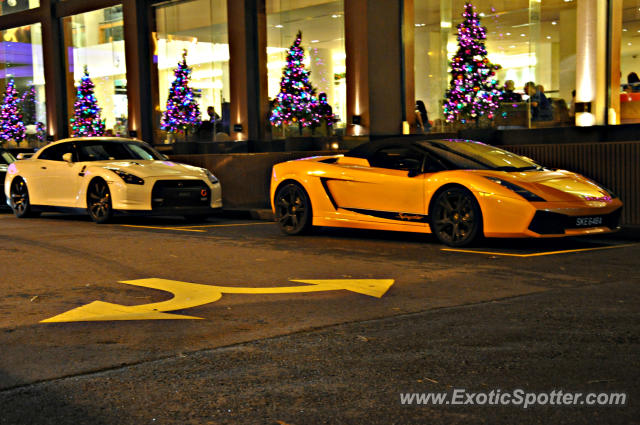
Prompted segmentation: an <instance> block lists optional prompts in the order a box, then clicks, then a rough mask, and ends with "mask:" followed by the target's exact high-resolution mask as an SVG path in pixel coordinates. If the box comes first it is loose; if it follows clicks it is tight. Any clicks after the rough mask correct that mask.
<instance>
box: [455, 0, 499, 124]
mask: <svg viewBox="0 0 640 425" xmlns="http://www.w3.org/2000/svg"><path fill="white" fill-rule="evenodd" d="M462 16H463V18H464V20H463V21H462V22H461V23H460V24H458V26H457V29H458V36H457V39H458V50H457V52H456V55H455V56H454V57H453V59H452V60H451V62H450V66H451V82H450V88H449V89H448V90H447V91H446V93H445V102H444V105H443V109H444V116H445V119H446V121H447V122H453V121H456V120H459V121H460V122H462V123H466V122H467V121H468V119H469V118H470V119H473V120H476V121H477V120H478V119H479V118H480V117H481V116H483V115H486V117H487V118H488V119H493V117H494V112H495V111H496V109H498V107H499V106H500V97H501V94H502V92H501V91H500V90H499V89H498V79H497V77H496V71H497V70H498V69H500V65H495V64H492V63H491V62H489V59H488V58H487V49H486V48H485V45H484V41H485V40H486V38H487V30H486V28H485V27H483V26H481V25H480V18H479V17H478V14H477V13H476V8H475V6H473V5H472V4H471V3H466V4H465V5H464V12H463V13H462Z"/></svg>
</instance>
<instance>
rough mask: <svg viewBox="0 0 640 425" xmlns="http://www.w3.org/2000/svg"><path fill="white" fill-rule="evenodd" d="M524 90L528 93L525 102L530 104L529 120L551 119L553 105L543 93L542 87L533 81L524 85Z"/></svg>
mask: <svg viewBox="0 0 640 425" xmlns="http://www.w3.org/2000/svg"><path fill="white" fill-rule="evenodd" d="M524 91H525V93H527V94H528V95H529V99H528V100H527V102H529V104H530V105H531V121H551V120H553V107H552V106H551V102H550V101H549V99H547V96H545V95H544V88H543V87H542V86H538V89H536V84H535V83H534V82H533V81H529V82H528V83H527V84H525V85H524Z"/></svg>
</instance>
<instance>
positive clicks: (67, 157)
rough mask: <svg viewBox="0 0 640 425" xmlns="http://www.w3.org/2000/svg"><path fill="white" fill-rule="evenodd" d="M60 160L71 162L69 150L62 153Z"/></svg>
mask: <svg viewBox="0 0 640 425" xmlns="http://www.w3.org/2000/svg"><path fill="white" fill-rule="evenodd" d="M62 160H63V161H65V162H69V163H72V162H73V154H72V153H71V152H67V153H65V154H63V155H62Z"/></svg>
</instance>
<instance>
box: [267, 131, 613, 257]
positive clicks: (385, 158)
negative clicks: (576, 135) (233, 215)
mask: <svg viewBox="0 0 640 425" xmlns="http://www.w3.org/2000/svg"><path fill="white" fill-rule="evenodd" d="M271 202H272V208H273V212H274V214H275V217H276V220H277V222H278V224H279V226H280V228H281V229H282V231H283V232H284V233H286V234H290V235H295V234H299V233H302V232H304V231H306V230H308V229H309V228H310V227H311V226H333V227H354V228H362V229H377V230H396V231H404V232H421V233H434V234H435V235H436V237H437V238H438V239H439V240H440V241H441V242H443V243H445V244H447V245H450V246H457V247H459V246H465V245H468V244H470V243H472V242H473V241H474V240H476V239H477V238H478V237H481V236H486V237H501V238H504V237H538V238H539V237H559V236H575V235H585V234H597V233H606V232H612V231H614V230H616V229H618V227H619V222H620V212H621V210H622V202H621V201H620V199H619V198H618V197H617V196H616V195H615V194H613V193H612V192H611V190H609V189H607V188H605V187H603V186H601V185H599V184H597V183H595V182H593V181H591V180H589V179H587V178H585V177H583V176H581V175H579V174H575V173H572V172H570V171H564V170H550V169H547V168H544V167H542V166H540V165H538V164H536V163H534V162H533V161H531V160H530V159H528V158H525V157H522V156H518V155H516V154H513V153H511V152H507V151H505V150H502V149H499V148H496V147H494V146H490V145H486V144H483V143H479V142H473V141H469V140H421V141H415V140H406V139H387V140H378V141H373V142H369V143H365V144H363V145H360V146H358V147H356V148H355V149H353V150H351V151H350V152H348V153H346V154H345V155H332V156H318V157H312V158H305V159H299V160H294V161H288V162H283V163H280V164H276V165H275V166H274V167H273V173H272V180H271Z"/></svg>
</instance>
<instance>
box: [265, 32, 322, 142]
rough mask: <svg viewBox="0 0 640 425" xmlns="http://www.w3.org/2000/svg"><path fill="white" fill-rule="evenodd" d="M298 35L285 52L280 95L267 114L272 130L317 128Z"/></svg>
mask: <svg viewBox="0 0 640 425" xmlns="http://www.w3.org/2000/svg"><path fill="white" fill-rule="evenodd" d="M301 41H302V32H301V31H298V35H297V36H296V40H295V41H294V42H293V45H292V46H291V47H290V48H289V51H288V52H287V65H286V66H285V67H284V70H283V71H282V79H281V80H280V93H278V96H276V99H275V102H274V107H273V109H272V110H271V117H270V121H271V124H272V125H274V126H280V125H282V124H285V125H292V124H297V125H298V126H299V128H300V131H302V128H303V127H309V126H314V127H315V126H317V125H318V123H319V122H320V116H319V114H318V113H317V112H316V111H317V105H318V100H317V99H316V96H315V93H316V90H315V88H313V86H312V85H311V82H310V81H309V74H310V72H309V71H307V70H306V69H305V68H304V63H303V60H304V49H303V48H302V47H300V43H301Z"/></svg>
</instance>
